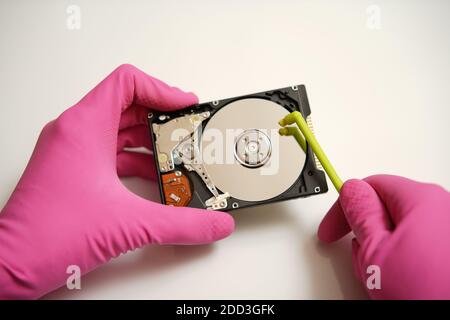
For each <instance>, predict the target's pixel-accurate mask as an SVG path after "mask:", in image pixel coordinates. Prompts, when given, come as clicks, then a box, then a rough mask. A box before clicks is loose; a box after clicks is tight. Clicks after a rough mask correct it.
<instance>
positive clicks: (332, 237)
mask: <svg viewBox="0 0 450 320" xmlns="http://www.w3.org/2000/svg"><path fill="white" fill-rule="evenodd" d="M350 231H351V229H350V226H349V224H348V222H347V220H346V218H345V215H344V213H343V212H342V209H341V206H340V204H339V202H338V201H336V202H335V203H334V204H333V206H332V207H331V209H330V210H329V211H328V213H327V214H326V215H325V217H324V218H323V220H322V222H321V223H320V225H319V229H318V231H317V236H318V238H319V240H320V241H322V242H324V243H331V242H335V241H337V240H339V239H341V238H342V237H344V236H345V235H347V234H348V233H349V232H350Z"/></svg>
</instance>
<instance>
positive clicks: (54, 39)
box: [0, 0, 450, 299]
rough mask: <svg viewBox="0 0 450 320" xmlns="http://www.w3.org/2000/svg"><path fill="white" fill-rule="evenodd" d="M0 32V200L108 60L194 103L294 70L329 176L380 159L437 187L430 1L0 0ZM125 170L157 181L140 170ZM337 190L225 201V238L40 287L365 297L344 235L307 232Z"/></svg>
mask: <svg viewBox="0 0 450 320" xmlns="http://www.w3.org/2000/svg"><path fill="white" fill-rule="evenodd" d="M69 5H76V6H77V7H75V8H78V9H80V13H81V15H80V17H81V20H80V29H70V28H71V27H73V26H75V27H76V26H77V25H76V23H77V21H75V24H74V20H70V19H71V17H73V16H72V15H73V13H67V9H68V7H69ZM75 11H76V9H75ZM75 11H71V8H70V7H69V12H75ZM75 18H76V17H75ZM68 19H69V21H67V20H68ZM67 22H69V25H68V24H67ZM68 26H69V27H68ZM0 39H1V44H0V99H1V100H0V101H1V106H0V149H1V150H2V152H1V158H0V177H1V183H0V205H1V206H3V205H4V204H5V202H6V200H7V199H8V197H9V195H10V194H11V192H12V190H13V188H14V186H15V185H16V183H17V181H18V179H19V177H20V175H21V173H22V171H23V169H24V167H25V165H26V163H27V161H28V158H29V156H30V154H31V152H32V150H33V146H34V144H35V142H36V139H37V137H38V134H39V132H40V130H41V128H42V127H43V125H44V124H45V123H46V122H48V121H49V120H51V119H53V118H55V117H56V116H58V114H60V113H61V112H62V111H63V110H65V109H66V108H68V107H69V106H71V105H73V104H74V103H76V102H77V101H78V100H79V99H80V98H81V97H82V96H83V95H84V94H85V93H86V92H87V91H88V90H89V89H91V88H92V87H93V86H94V85H96V84H97V83H98V82H99V81H100V80H102V79H103V78H104V77H105V76H106V75H107V74H108V73H109V72H110V71H112V70H113V69H114V68H115V67H117V66H118V65H120V64H122V63H131V64H134V65H136V66H137V67H139V68H141V69H142V70H144V71H146V72H147V73H150V74H152V75H153V76H155V77H157V78H160V79H162V80H164V81H166V82H168V83H170V84H173V85H176V86H179V87H181V88H183V89H186V90H192V91H194V92H196V93H197V94H198V96H199V97H200V100H201V101H209V100H214V99H220V98H227V97H231V96H236V95H241V94H246V93H252V92H258V91H263V90H268V89H273V88H278V87H284V86H289V85H293V84H299V83H303V84H305V85H306V88H307V90H308V95H309V100H310V104H311V108H312V116H313V121H314V123H315V129H316V135H317V137H318V139H319V141H320V142H321V144H322V145H323V147H324V149H325V150H326V151H327V153H328V155H329V157H330V159H331V160H332V162H333V163H334V164H335V167H336V169H337V170H338V172H339V173H340V175H341V176H342V178H354V177H356V178H362V177H365V176H367V175H370V174H374V173H393V174H399V175H404V176H408V177H411V178H414V179H418V180H424V181H433V182H436V183H439V184H441V185H443V186H444V187H446V188H447V189H449V188H450V169H449V166H448V165H449V163H450V151H449V142H448V139H449V137H450V134H449V133H450V129H449V120H450V111H449V110H450V95H449V88H450V60H449V56H450V2H448V1H445V0H442V1H409V0H408V1H406V0H405V1H377V0H373V1H356V0H355V1H339V2H338V1H287V0H286V1H266V0H258V1H256V0H254V1H237V0H229V1H207V0H203V1H200V0H198V1H174V0H169V1H167V0H165V1H162V0H161V1H112V0H108V1H106V0H96V1H88V0H73V1H57V0H54V1H50V0H41V1H24V0H20V1H18V0H14V1H13V0H9V1H6V0H5V1H1V2H0ZM125 183H126V184H127V185H128V186H129V187H130V188H131V189H132V190H135V191H136V192H137V193H139V194H141V195H144V196H146V197H150V198H152V197H153V198H154V197H155V195H156V194H157V189H156V186H155V185H153V184H151V183H149V182H145V181H141V180H140V179H137V178H133V179H127V181H125ZM336 197H337V194H336V192H335V191H334V190H333V189H331V185H330V191H329V192H328V194H325V195H320V196H317V197H310V198H307V199H299V200H293V201H288V202H284V203H278V204H272V205H267V206H263V207H257V208H251V209H244V210H241V211H238V212H236V214H235V219H236V232H235V233H234V234H233V235H232V236H230V237H229V238H227V239H225V240H222V241H220V242H218V243H215V244H213V245H207V246H188V247H181V246H179V247H175V246H148V247H146V248H143V249H141V250H137V251H135V252H133V253H129V254H126V255H123V256H121V257H119V258H118V259H115V260H114V261H112V262H111V263H109V264H107V265H105V266H103V267H101V268H99V269H97V270H95V271H94V272H92V273H90V274H88V275H87V276H85V277H83V278H82V289H81V290H79V291H76V290H74V291H69V290H68V289H66V288H61V289H59V290H57V291H55V292H54V293H51V294H49V295H48V296H46V298H49V299H55V298H58V299H61V298H63V299H73V298H83V299H84V298H86V299H93V298H125V299H127V298H149V299H166V298H167V299H170V298H174V299H178V298H186V299H188V298H191V299H197V298H218V299H220V298H235V299H241V298H242V299H244V298H274V299H284V298H286V299H303V298H306V299H314V298H325V299H328V298H333V299H341V298H357V299H359V298H365V297H366V296H365V294H364V291H363V290H362V288H361V286H360V285H359V284H358V283H357V282H356V280H355V278H354V277H353V273H352V268H351V258H350V257H351V251H350V242H349V241H350V239H351V237H350V236H349V237H347V238H345V239H344V240H342V241H340V242H338V243H336V244H334V245H329V246H327V245H322V244H320V243H319V242H318V240H317V237H316V230H317V227H318V225H319V223H320V221H321V219H322V217H323V216H324V214H325V213H326V211H327V209H328V208H329V207H330V206H331V204H332V203H333V201H334V200H335V199H336Z"/></svg>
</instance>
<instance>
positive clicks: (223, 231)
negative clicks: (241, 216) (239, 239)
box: [209, 211, 235, 242]
mask: <svg viewBox="0 0 450 320" xmlns="http://www.w3.org/2000/svg"><path fill="white" fill-rule="evenodd" d="M210 219H211V221H210V228H211V232H210V233H209V235H210V237H211V242H213V241H217V240H221V239H224V238H226V237H228V236H229V235H230V234H231V233H233V231H234V229H235V224H234V219H233V217H232V216H231V215H230V214H229V213H226V212H220V211H216V212H214V213H211V216H210Z"/></svg>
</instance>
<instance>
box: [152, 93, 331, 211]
mask: <svg viewBox="0 0 450 320" xmlns="http://www.w3.org/2000/svg"><path fill="white" fill-rule="evenodd" d="M292 111H300V112H301V113H302V115H303V116H304V117H305V118H306V119H307V122H308V124H309V125H310V126H312V123H311V119H310V113H311V111H310V107H309V103H308V99H307V96H306V90H305V87H304V86H303V85H300V86H292V87H287V88H281V89H276V90H270V91H264V92H260V93H255V94H250V95H245V96H240V97H234V98H229V99H223V100H217V101H212V102H208V103H202V104H198V105H194V106H191V107H189V108H187V109H183V110H179V111H175V112H169V113H155V112H152V113H149V117H148V118H149V128H150V136H151V139H152V141H153V153H154V157H155V164H156V168H157V173H158V180H159V185H160V190H161V202H162V203H165V204H168V205H174V206H190V207H195V208H204V209H211V210H226V211H229V210H232V209H238V208H244V207H249V206H254V205H260V204H265V203H270V202H275V201H281V200H287V199H292V198H298V197H306V196H310V195H314V194H319V193H323V192H326V191H327V190H328V187H327V183H326V179H325V174H324V172H323V171H322V169H321V167H320V165H319V164H318V163H317V161H316V160H315V156H314V154H313V153H312V151H311V149H310V148H309V147H308V146H307V147H306V149H305V150H303V149H302V148H301V147H300V146H299V145H298V144H297V141H296V140H295V138H294V137H292V136H280V135H279V134H278V129H279V125H278V120H280V119H282V118H283V117H284V116H286V115H287V114H289V113H290V112H292Z"/></svg>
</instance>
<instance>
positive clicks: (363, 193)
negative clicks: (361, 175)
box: [318, 175, 450, 299]
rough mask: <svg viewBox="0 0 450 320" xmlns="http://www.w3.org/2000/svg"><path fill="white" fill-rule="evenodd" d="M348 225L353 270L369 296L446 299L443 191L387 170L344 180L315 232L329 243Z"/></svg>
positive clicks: (449, 289)
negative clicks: (382, 173)
mask: <svg viewBox="0 0 450 320" xmlns="http://www.w3.org/2000/svg"><path fill="white" fill-rule="evenodd" d="M351 230H353V233H354V234H355V236H356V238H355V239H353V248H352V251H353V266H354V270H355V273H356V276H357V278H358V279H359V280H360V281H361V282H362V283H363V284H364V286H365V288H366V290H367V292H368V294H369V296H370V297H372V298H377V299H450V193H448V192H447V191H446V190H444V189H443V188H441V187H439V186H437V185H433V184H426V183H419V182H415V181H412V180H409V179H406V178H402V177H398V176H391V175H376V176H371V177H368V178H366V179H364V181H362V180H349V181H347V182H346V183H345V184H344V186H343V188H342V190H341V194H340V196H339V200H338V201H337V202H336V203H335V204H334V205H333V207H332V208H331V209H330V211H329V212H328V213H327V215H326V216H325V218H324V219H323V221H322V223H321V225H320V227H319V231H318V235H319V238H320V239H321V240H322V241H324V242H333V241H336V240H338V239H340V238H341V237H343V236H344V235H346V234H347V233H348V232H350V231H351ZM375 272H376V273H379V274H377V275H375ZM373 276H377V277H379V279H378V280H376V281H379V282H378V283H377V282H376V281H375V282H372V280H375V278H374V277H373Z"/></svg>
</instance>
